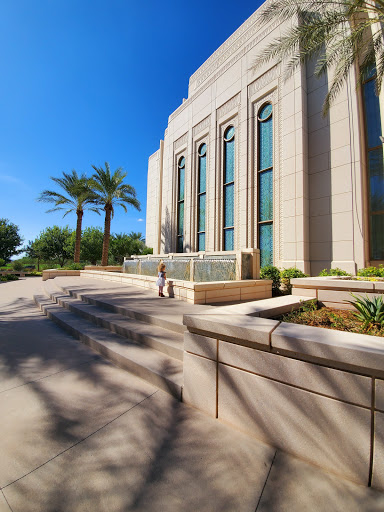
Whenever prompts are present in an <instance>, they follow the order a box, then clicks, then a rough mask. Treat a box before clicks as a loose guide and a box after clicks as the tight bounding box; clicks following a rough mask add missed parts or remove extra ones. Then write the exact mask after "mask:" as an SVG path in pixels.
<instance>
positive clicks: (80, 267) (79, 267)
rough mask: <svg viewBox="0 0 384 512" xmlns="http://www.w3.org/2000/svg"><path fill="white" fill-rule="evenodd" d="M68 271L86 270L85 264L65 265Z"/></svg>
mask: <svg viewBox="0 0 384 512" xmlns="http://www.w3.org/2000/svg"><path fill="white" fill-rule="evenodd" d="M63 268H64V269H66V270H84V264H83V263H69V264H68V265H65V267H63Z"/></svg>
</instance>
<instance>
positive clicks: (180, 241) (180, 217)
mask: <svg viewBox="0 0 384 512" xmlns="http://www.w3.org/2000/svg"><path fill="white" fill-rule="evenodd" d="M177 167H178V177H177V247H176V252H183V250H184V183H185V158H184V157H183V156H182V157H181V158H180V160H179V163H178V166H177Z"/></svg>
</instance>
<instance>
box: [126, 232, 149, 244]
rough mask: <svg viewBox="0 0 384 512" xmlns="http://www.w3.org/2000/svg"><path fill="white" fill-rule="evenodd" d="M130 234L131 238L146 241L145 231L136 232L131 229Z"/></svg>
mask: <svg viewBox="0 0 384 512" xmlns="http://www.w3.org/2000/svg"><path fill="white" fill-rule="evenodd" d="M128 236H129V238H132V240H140V242H145V237H144V235H143V233H140V232H137V233H135V231H131V232H130V233H129V235H128Z"/></svg>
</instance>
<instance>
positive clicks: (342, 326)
mask: <svg viewBox="0 0 384 512" xmlns="http://www.w3.org/2000/svg"><path fill="white" fill-rule="evenodd" d="M275 320H280V321H283V322H288V323H293V324H301V325H310V326H312V327H322V328H323V329H334V330H336V331H344V332H355V333H358V334H369V335H371V336H381V337H383V336H384V326H380V325H373V324H371V325H367V326H366V325H365V323H364V322H362V321H361V320H359V319H358V318H356V315H355V312H354V311H351V310H347V309H333V308H329V307H318V306H317V304H316V303H315V301H313V302H310V303H307V304H305V305H303V306H302V307H301V308H300V309H298V310H297V311H292V312H291V313H286V314H285V315H280V316H278V317H275Z"/></svg>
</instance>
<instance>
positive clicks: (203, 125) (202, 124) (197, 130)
mask: <svg viewBox="0 0 384 512" xmlns="http://www.w3.org/2000/svg"><path fill="white" fill-rule="evenodd" d="M210 124H211V116H208V117H206V118H205V119H203V120H202V121H200V123H198V124H197V125H196V126H195V127H194V128H193V137H195V136H196V135H197V134H198V133H200V132H202V131H203V130H204V129H205V128H207V127H208V126H209V125H210Z"/></svg>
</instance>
